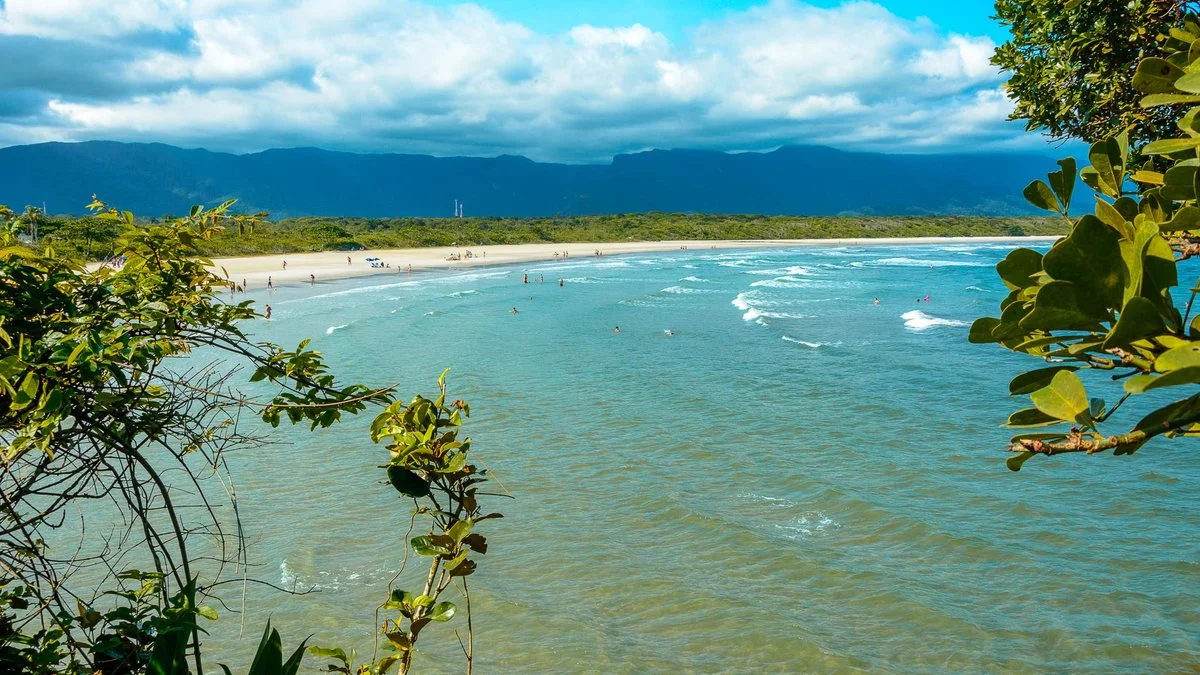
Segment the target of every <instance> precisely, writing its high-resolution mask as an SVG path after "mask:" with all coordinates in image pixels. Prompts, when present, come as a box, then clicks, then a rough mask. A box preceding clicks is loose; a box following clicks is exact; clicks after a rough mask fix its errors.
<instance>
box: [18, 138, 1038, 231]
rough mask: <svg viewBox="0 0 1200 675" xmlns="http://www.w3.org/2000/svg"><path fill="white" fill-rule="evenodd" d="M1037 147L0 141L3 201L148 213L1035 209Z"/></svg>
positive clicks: (906, 212)
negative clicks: (371, 150)
mask: <svg viewBox="0 0 1200 675" xmlns="http://www.w3.org/2000/svg"><path fill="white" fill-rule="evenodd" d="M1052 168H1054V163H1053V161H1052V160H1051V159H1050V158H1048V157H1045V156H1040V155H1031V154H1025V155H1018V154H990V155H889V154H879V153H852V152H843V151H839V150H834V149H832V148H827V147H820V146H803V147H785V148H780V149H779V150H775V151H773V152H768V153H740V154H728V153H720V152H710V151H699V150H653V151H649V152H642V153H636V154H629V155H618V156H616V157H614V158H613V161H612V163H611V164H607V165H572V164H550V163H540V162H534V161H532V160H529V159H526V158H524V157H512V156H501V157H495V158H474V157H430V156H427V155H395V154H354V153H344V152H331V151H327V150H319V149H315V148H295V149H285V150H267V151H265V152H260V153H254V154H249V155H232V154H226V153H218V152H209V151H207V150H185V149H182V148H177V147H173V146H170V145H163V144H159V143H151V144H146V143H115V142H106V141H95V142H88V143H42V144H38V145H23V146H13V147H9V148H3V149H0V204H8V205H9V206H12V207H14V208H20V207H23V206H24V205H26V204H41V202H43V201H44V202H46V206H47V208H48V209H49V211H50V212H52V213H78V212H80V211H81V210H82V208H83V206H84V204H86V203H87V202H88V201H89V197H90V196H91V195H92V193H96V194H98V195H99V196H100V197H101V198H102V199H104V200H105V201H108V202H109V203H112V204H116V205H119V206H120V207H121V208H124V209H131V210H133V211H135V212H137V213H138V214H139V215H145V216H157V215H162V214H168V213H170V214H174V213H182V212H183V211H185V210H186V209H187V208H188V207H189V206H190V205H191V204H194V203H203V204H213V203H218V202H220V201H222V200H224V199H228V198H231V197H237V198H239V199H240V200H241V205H240V206H241V208H243V209H245V210H254V211H258V210H264V211H270V212H271V214H272V216H273V217H283V216H304V215H342V216H369V217H387V216H449V215H451V214H452V212H453V208H454V200H455V199H459V200H462V201H463V202H464V203H465V205H466V214H467V215H474V216H549V215H582V214H599V213H630V212H645V211H652V210H657V211H673V212H705V213H761V214H798V215H831V214H874V215H921V214H960V215H961V214H971V215H1020V214H1027V213H1031V209H1030V207H1029V206H1028V204H1026V203H1025V201H1024V199H1023V198H1022V197H1021V189H1022V188H1023V187H1024V185H1025V184H1026V183H1028V182H1029V181H1030V180H1032V179H1033V178H1036V177H1039V176H1041V175H1042V174H1044V173H1045V171H1046V170H1047V169H1052Z"/></svg>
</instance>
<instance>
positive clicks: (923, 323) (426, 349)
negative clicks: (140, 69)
mask: <svg viewBox="0 0 1200 675" xmlns="http://www.w3.org/2000/svg"><path fill="white" fill-rule="evenodd" d="M1005 252H1006V247H1004V246H1003V245H965V244H947V245H942V246H899V247H894V246H870V247H846V248H808V247H806V248H794V249H775V250H741V251H716V250H692V251H680V252H678V253H671V254H645V255H629V256H620V257H617V256H612V257H601V258H586V259H579V260H571V261H569V262H565V263H561V264H559V263H554V262H550V261H548V262H546V263H544V264H533V265H525V266H513V267H498V268H483V269H478V270H474V271H471V272H468V273H461V272H455V273H450V272H446V273H431V274H425V275H415V276H412V277H409V276H407V275H396V276H380V277H373V278H369V279H356V280H346V281H339V282H330V283H324V284H319V285H317V286H316V287H313V288H309V287H302V288H287V289H282V290H280V291H279V292H277V293H276V294H275V295H274V296H272V297H271V298H270V300H269V302H270V303H271V305H272V307H273V309H274V320H273V321H271V322H269V323H266V322H263V323H261V324H258V325H255V326H253V330H254V332H255V333H256V337H259V338H264V339H270V340H273V341H277V342H282V343H285V344H286V343H294V342H295V341H297V340H299V339H301V338H303V337H308V336H311V337H313V339H314V340H313V341H314V344H315V346H316V347H317V348H318V349H321V350H322V351H324V352H325V353H326V354H327V355H328V358H329V360H330V361H331V363H332V364H333V365H334V366H335V367H336V368H337V370H338V371H339V372H340V373H343V374H344V376H345V377H347V378H349V379H353V380H359V381H364V382H369V383H372V384H389V383H398V384H399V391H400V392H401V393H402V394H403V395H404V397H405V398H407V397H408V396H409V395H411V394H412V393H416V392H425V393H429V392H431V391H432V390H433V384H434V380H435V378H436V376H437V374H438V373H439V372H440V371H441V370H442V368H443V367H445V366H452V367H453V370H452V372H451V374H450V376H449V382H450V386H451V395H452V397H461V398H465V399H467V400H468V401H469V402H470V403H471V405H472V410H473V412H474V413H475V414H474V417H472V418H471V420H470V421H469V423H468V429H469V431H470V433H471V435H472V436H473V437H474V438H475V441H476V444H475V447H476V449H477V450H478V451H479V452H480V454H481V456H482V459H483V461H484V464H485V465H486V466H488V467H489V468H491V469H492V470H494V471H495V472H496V474H497V475H498V476H499V477H500V478H501V480H502V481H503V484H504V486H505V487H507V488H508V490H510V491H511V492H512V493H513V494H514V495H515V496H516V497H517V499H516V500H515V501H507V500H496V502H495V506H496V507H497V509H498V510H502V511H503V512H504V513H505V514H506V516H507V517H506V518H505V519H504V520H500V521H490V522H489V524H488V525H487V526H486V527H485V528H483V529H484V532H485V533H486V534H487V535H488V537H489V543H490V547H491V548H490V550H489V553H488V555H487V556H485V557H484V559H483V560H482V561H481V564H480V568H479V571H478V572H477V573H476V575H475V576H474V577H472V591H473V593H472V596H473V601H474V609H475V625H476V628H477V636H476V652H477V664H478V665H479V672H485V673H506V672H605V673H627V672H683V671H697V672H806V671H808V672H811V671H819V672H829V671H854V670H872V671H909V672H912V671H925V672H930V671H1008V672H1043V671H1066V670H1071V671H1115V670H1129V671H1140V672H1146V671H1169V670H1181V669H1187V668H1189V667H1192V666H1193V665H1194V664H1195V663H1196V662H1197V661H1198V660H1200V583H1198V582H1200V536H1198V535H1200V513H1197V511H1196V509H1195V496H1196V495H1197V494H1198V493H1197V488H1200V454H1197V452H1196V449H1195V446H1194V444H1192V442H1190V441H1175V442H1158V443H1152V444H1150V445H1148V446H1147V447H1145V448H1144V449H1143V450H1142V451H1141V452H1139V453H1138V454H1137V455H1135V456H1133V457H1130V458H1114V457H1112V456H1108V455H1105V456H1096V457H1069V458H1067V459H1054V460H1043V461H1031V462H1030V463H1029V464H1027V465H1026V469H1025V470H1024V471H1022V472H1021V473H1019V474H1014V473H1011V472H1009V471H1007V470H1006V469H1005V468H1004V466H1003V459H1004V457H1005V455H1004V452H1003V449H1004V447H1005V445H1006V441H1007V439H1008V436H1009V435H1011V434H1010V432H1009V431H1008V430H1005V429H1003V428H1000V427H999V424H1000V423H1002V422H1003V420H1004V418H1005V417H1006V416H1007V414H1008V413H1009V412H1011V411H1012V410H1015V409H1016V408H1017V407H1024V403H1025V401H1016V400H1010V399H1009V397H1008V396H1006V395H1005V394H1006V392H1007V382H1008V380H1009V379H1010V378H1011V376H1012V375H1014V374H1015V373H1017V372H1018V371H1019V369H1021V368H1030V367H1036V365H1037V363H1036V362H1035V361H1033V360H1031V359H1028V358H1027V357H1019V356H1016V355H1012V354H1009V353H1007V352H1004V351H1003V350H1001V349H999V348H997V347H994V346H973V345H969V344H967V342H966V333H967V328H966V326H967V324H969V322H970V321H971V320H972V319H973V318H975V317H977V316H981V315H984V314H994V313H995V312H996V305H997V303H998V302H999V300H1000V298H1001V297H1003V291H1002V286H1001V284H1000V282H999V280H998V279H997V278H996V276H995V272H994V270H993V265H994V264H995V262H996V261H997V260H999V259H1000V258H1001V257H1003V255H1004V254H1005ZM522 273H528V274H529V275H530V277H531V278H532V279H536V278H538V276H539V275H544V276H545V283H531V284H528V285H523V284H522V283H521V275H522ZM560 277H561V278H565V279H566V284H565V286H564V287H562V288H560V287H559V286H558V285H557V283H556V282H557V280H558V279H559V278H560ZM926 294H929V295H930V296H931V301H930V302H929V303H927V304H926V303H920V304H917V303H916V302H915V300H916V298H918V297H923V296H925V295H926ZM875 297H878V298H879V300H880V304H879V305H874V304H873V303H872V299H873V298H875ZM514 306H515V307H517V308H518V310H519V314H516V315H514V314H511V313H510V311H509V310H510V308H511V307H514ZM916 312H920V313H916ZM617 325H619V326H620V329H621V330H620V333H619V334H618V333H615V332H614V331H613V328H614V326H617ZM668 330H669V331H672V332H673V333H674V334H673V335H669V334H667V333H666V332H665V331H668ZM1110 398H1115V396H1112V397H1110ZM367 422H368V420H366V419H362V420H356V421H354V422H353V423H352V424H348V425H345V428H343V429H339V430H332V431H325V432H316V433H308V432H307V431H306V430H295V429H282V428H281V429H279V430H276V431H274V432H271V439H272V440H274V441H278V442H280V443H281V445H277V446H270V447H266V448H260V449H253V450H245V451H242V452H240V453H238V455H237V457H236V458H235V460H234V470H235V475H236V478H237V480H238V490H239V496H240V499H241V505H242V515H243V517H244V518H245V519H246V521H247V528H248V530H249V531H250V532H251V533H252V540H251V550H250V554H251V557H252V559H253V560H254V561H255V562H256V563H258V566H257V567H256V568H255V570H254V572H255V574H257V576H259V577H261V578H264V579H266V580H269V581H271V582H274V583H282V584H285V585H292V584H295V585H297V586H298V587H301V588H308V587H315V589H316V590H318V591H319V592H317V593H312V594H309V595H305V596H301V597H291V596H286V595H282V594H279V593H277V592H274V591H270V590H267V589H264V588H262V587H257V586H251V587H250V588H249V590H248V602H249V605H250V606H251V607H252V609H253V611H252V612H251V613H250V614H249V615H247V617H246V625H247V629H246V634H245V635H244V636H242V637H241V638H237V637H236V629H237V621H238V619H237V618H236V617H235V616H233V615H227V616H226V617H225V618H224V619H223V620H222V621H221V622H219V623H218V624H217V625H216V628H215V629H214V630H213V634H212V640H211V641H212V643H213V644H214V645H220V646H217V647H215V653H217V654H220V655H221V656H222V657H223V658H224V660H227V661H230V662H231V663H235V664H236V663H239V662H241V661H242V660H243V659H244V658H245V654H246V651H247V649H249V648H250V647H251V646H252V643H253V642H255V641H256V640H257V633H258V631H259V630H260V629H261V625H262V623H261V622H262V621H263V620H264V619H265V618H266V617H267V616H268V615H271V616H272V617H273V620H274V624H275V625H276V626H277V627H279V628H280V629H281V631H282V632H283V634H284V640H285V646H286V645H287V644H295V643H296V642H297V641H299V640H300V639H302V638H303V637H304V636H305V635H307V634H308V633H310V632H315V633H316V637H315V638H314V641H315V642H317V643H320V644H329V643H333V642H340V643H341V644H346V645H352V646H357V647H359V648H360V649H367V650H369V645H370V634H371V627H372V624H373V621H374V617H373V614H372V612H373V607H374V604H375V603H377V602H378V601H379V599H380V598H381V596H382V595H383V593H384V590H383V589H384V588H385V587H386V584H387V581H388V579H389V578H390V577H391V576H392V574H394V572H395V570H396V569H398V567H399V562H400V560H401V557H402V555H403V547H404V542H403V535H404V534H405V531H406V529H407V523H408V516H407V509H406V507H405V504H403V503H402V502H400V501H399V500H398V499H397V498H396V497H395V496H394V493H393V491H392V490H391V489H390V488H388V487H386V486H384V485H381V484H379V482H378V481H379V480H380V478H381V472H380V471H379V470H378V469H377V468H376V465H377V464H379V463H380V462H381V461H382V460H383V454H384V453H383V451H382V450H381V449H379V448H377V447H375V446H372V445H371V444H370V442H369V440H368V439H367V438H366V434H365V425H366V423H367ZM1118 423H1126V424H1128V423H1130V418H1129V417H1125V418H1123V419H1120V420H1118ZM305 429H306V428H305ZM421 575H422V571H421V570H420V569H419V566H416V565H411V564H410V565H409V568H408V570H407V572H406V573H405V575H404V577H403V581H402V582H401V584H400V586H402V587H410V588H411V587H415V586H416V585H417V583H418V582H417V578H418V577H420V576H421ZM456 623H458V621H457V620H456V622H455V623H451V624H448V625H447V626H434V627H433V628H431V629H429V630H427V631H426V633H425V634H424V635H423V636H422V647H423V650H422V653H421V654H420V656H419V657H418V658H419V663H420V664H421V670H422V671H423V672H443V671H454V672H460V670H461V668H460V661H459V660H457V659H456V651H457V649H458V647H457V643H456V642H455V641H454V638H453V636H452V634H451V630H450V627H453V626H455V624H456ZM458 627H459V628H461V627H462V626H458ZM234 645H238V646H234ZM308 664H309V666H316V665H317V661H316V660H315V659H311V658H310V659H309V661H308ZM235 670H236V669H235Z"/></svg>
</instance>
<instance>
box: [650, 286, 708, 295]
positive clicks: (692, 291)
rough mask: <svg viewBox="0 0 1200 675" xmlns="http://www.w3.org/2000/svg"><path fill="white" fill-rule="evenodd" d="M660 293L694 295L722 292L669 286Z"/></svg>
mask: <svg viewBox="0 0 1200 675" xmlns="http://www.w3.org/2000/svg"><path fill="white" fill-rule="evenodd" d="M659 292H660V293H670V294H672V295H694V294H697V293H720V292H721V291H717V290H712V289H708V288H688V287H687V286H669V287H667V288H664V289H662V290H661V291H659Z"/></svg>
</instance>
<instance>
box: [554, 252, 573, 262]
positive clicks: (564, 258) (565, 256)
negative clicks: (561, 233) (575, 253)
mask: <svg viewBox="0 0 1200 675" xmlns="http://www.w3.org/2000/svg"><path fill="white" fill-rule="evenodd" d="M570 255H571V254H570V253H568V252H567V251H563V252H562V253H559V252H558V251H555V252H554V257H555V258H558V257H562V259H563V260H566V259H567V258H568V257H569V256H570Z"/></svg>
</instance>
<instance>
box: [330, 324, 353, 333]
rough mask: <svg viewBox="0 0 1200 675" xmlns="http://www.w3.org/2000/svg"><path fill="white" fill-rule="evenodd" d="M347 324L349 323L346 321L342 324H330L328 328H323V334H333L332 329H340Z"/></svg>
mask: <svg viewBox="0 0 1200 675" xmlns="http://www.w3.org/2000/svg"><path fill="white" fill-rule="evenodd" d="M349 325H350V324H348V323H344V324H342V325H340V326H330V327H329V328H326V329H325V334H326V335H333V332H334V331H338V330H341V329H343V328H345V327H346V326H349Z"/></svg>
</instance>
